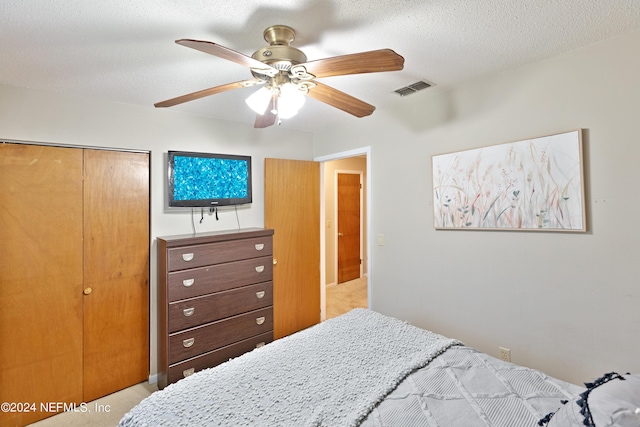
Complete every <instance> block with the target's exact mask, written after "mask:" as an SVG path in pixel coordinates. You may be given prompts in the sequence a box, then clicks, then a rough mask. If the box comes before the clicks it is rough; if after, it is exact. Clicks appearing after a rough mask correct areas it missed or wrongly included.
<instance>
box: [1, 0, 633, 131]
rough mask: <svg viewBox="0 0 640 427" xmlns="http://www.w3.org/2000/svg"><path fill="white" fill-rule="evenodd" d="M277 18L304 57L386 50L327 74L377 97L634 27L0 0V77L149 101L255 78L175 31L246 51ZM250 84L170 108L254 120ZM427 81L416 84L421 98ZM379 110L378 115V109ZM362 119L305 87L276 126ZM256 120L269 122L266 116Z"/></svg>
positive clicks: (617, 1)
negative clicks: (298, 104) (383, 66)
mask: <svg viewBox="0 0 640 427" xmlns="http://www.w3.org/2000/svg"><path fill="white" fill-rule="evenodd" d="M275 24H284V25H289V26H291V27H293V28H294V29H295V30H296V32H297V37H296V40H295V41H294V42H293V45H294V46H295V47H297V48H299V49H301V50H302V51H304V52H305V54H306V55H307V57H308V59H309V60H314V59H321V58H326V57H330V56H337V55H344V54H349V53H355V52H362V51H368V50H374V49H380V48H391V49H393V50H395V51H396V52H397V53H399V54H400V55H402V56H403V57H404V58H405V67H404V70H402V71H394V72H387V73H376V74H360V75H351V76H342V77H329V78H325V79H322V80H321V82H322V83H324V84H327V85H329V86H332V87H334V88H336V89H339V90H341V91H343V92H346V93H348V94H350V95H352V96H355V97H357V98H360V99H362V100H363V101H365V102H368V103H370V104H373V105H374V106H376V107H377V109H383V108H388V107H390V106H391V105H394V104H396V103H399V102H403V99H402V98H400V97H399V96H398V95H397V94H395V93H394V92H393V91H394V90H396V89H399V88H401V87H403V86H406V85H409V84H412V83H415V82H416V81H419V80H423V79H424V80H427V81H430V82H434V83H435V84H436V85H437V86H436V87H434V88H430V89H427V90H426V91H425V92H427V91H430V90H441V89H443V88H447V87H449V86H451V85H454V84H456V83H459V82H461V81H465V80H469V79H474V78H478V77H480V76H483V75H486V74H490V73H496V72H500V71H504V70H507V69H509V68H513V67H517V66H520V65H522V64H526V63H529V62H533V61H537V60H540V59H542V58H547V57H550V56H553V55H557V54H559V53H562V52H565V51H568V50H572V49H575V48H578V47H581V46H585V45H588V44H591V43H594V42H597V41H600V40H603V39H606V38H610V37H613V36H616V35H618V34H622V33H626V32H630V31H633V30H635V29H637V28H640V1H638V0H566V1H565V0H527V1H520V0H370V1H368V0H333V1H331V0H306V1H301V0H280V1H278V2H274V1H266V0H238V1H215V0H208V1H204V0H179V1H178V0H108V1H102V2H98V1H88V0H65V1H54V0H28V1H27V0H2V2H1V3H0V83H1V84H7V85H12V86H18V87H27V88H34V89H41V90H45V91H53V92H61V93H65V94H69V95H75V96H81V97H91V98H94V99H98V100H99V99H104V100H111V101H117V102H122V103H129V104H138V105H143V106H146V107H149V108H153V104H154V103H155V102H158V101H162V100H165V99H168V98H173V97H176V96H179V95H184V94H186V93H191V92H195V91H197V90H201V89H206V88H209V87H213V86H218V85H221V84H225V83H229V82H235V81H238V80H243V79H246V78H250V77H251V75H250V72H249V70H248V69H246V68H244V67H242V66H240V65H238V64H235V63H232V62H229V61H225V60H224V59H221V58H218V57H214V56H211V55H208V54H205V53H202V52H199V51H196V50H193V49H189V48H186V47H183V46H179V45H177V44H175V43H174V41H175V40H177V39H181V38H190V39H199V40H206V41H212V42H215V43H218V44H221V45H223V46H225V47H228V48H230V49H233V50H236V51H238V52H241V53H244V54H246V55H251V54H252V53H253V52H254V51H255V50H257V49H259V48H261V47H264V46H266V44H267V43H266V42H265V41H264V39H263V38H262V33H263V31H264V29H265V28H267V27H269V26H271V25H275ZM254 90H255V88H244V89H238V90H234V91H230V92H225V93H222V94H217V95H213V96H210V97H207V98H203V99H200V100H197V101H192V102H189V103H186V104H182V105H179V106H175V107H170V109H171V110H175V111H181V112H186V113H191V114H197V115H201V116H210V117H217V118H221V119H225V120H232V121H236V122H243V123H246V124H247V126H253V122H254V119H255V116H254V114H253V113H252V112H251V111H250V110H249V108H248V107H247V106H246V105H245V104H244V99H245V98H246V97H247V96H249V95H250V94H251V92H252V91H254ZM425 92H421V93H417V94H414V95H410V96H424V93H425ZM375 114H376V113H375V112H374V113H373V116H372V117H375ZM371 119H372V118H364V119H358V118H355V117H353V116H351V115H349V114H347V113H344V112H342V111H341V110H338V109H335V108H333V107H330V106H328V105H326V104H323V103H320V102H318V101H316V100H314V99H307V102H306V104H305V106H304V107H303V109H302V111H301V112H300V113H299V114H298V115H297V116H296V117H294V118H292V119H289V120H286V121H283V122H282V125H281V126H282V127H283V128H289V129H297V130H302V131H317V130H322V129H323V128H326V127H328V126H331V125H332V124H335V123H339V122H344V121H350V120H371ZM259 131H260V132H269V128H266V129H261V130H259Z"/></svg>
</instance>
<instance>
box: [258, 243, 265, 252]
mask: <svg viewBox="0 0 640 427" xmlns="http://www.w3.org/2000/svg"><path fill="white" fill-rule="evenodd" d="M263 249H264V243H256V251H261V250H263Z"/></svg>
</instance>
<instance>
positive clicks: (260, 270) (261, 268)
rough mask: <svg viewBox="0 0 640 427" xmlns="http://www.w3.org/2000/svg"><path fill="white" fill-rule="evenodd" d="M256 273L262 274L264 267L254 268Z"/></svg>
mask: <svg viewBox="0 0 640 427" xmlns="http://www.w3.org/2000/svg"><path fill="white" fill-rule="evenodd" d="M256 271H257V272H258V273H262V272H263V271H264V265H259V266H257V267H256Z"/></svg>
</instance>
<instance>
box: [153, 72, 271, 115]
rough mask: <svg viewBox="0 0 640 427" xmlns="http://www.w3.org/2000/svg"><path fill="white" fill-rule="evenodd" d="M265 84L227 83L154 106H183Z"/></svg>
mask: <svg viewBox="0 0 640 427" xmlns="http://www.w3.org/2000/svg"><path fill="white" fill-rule="evenodd" d="M260 84H264V82H263V81H261V80H257V79H255V80H241V81H239V82H234V83H227V84H225V85H222V86H216V87H212V88H209V89H204V90H199V91H198V92H193V93H189V94H187V95H182V96H178V97H177V98H171V99H167V100H166V101H161V102H157V103H155V104H153V105H154V106H155V107H156V108H162V107H172V106H174V105H178V104H182V103H183V102H188V101H194V100H196V99H200V98H204V97H205V96H209V95H215V94H216V93H221V92H226V91H228V90H233V89H240V88H243V87H249V86H256V85H260Z"/></svg>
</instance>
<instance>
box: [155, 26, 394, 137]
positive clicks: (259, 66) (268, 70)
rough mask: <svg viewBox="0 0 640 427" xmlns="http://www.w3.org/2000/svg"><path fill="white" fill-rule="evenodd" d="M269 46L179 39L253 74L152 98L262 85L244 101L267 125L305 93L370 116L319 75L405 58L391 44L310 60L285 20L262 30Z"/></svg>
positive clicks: (366, 69) (380, 67) (290, 111)
mask: <svg viewBox="0 0 640 427" xmlns="http://www.w3.org/2000/svg"><path fill="white" fill-rule="evenodd" d="M263 35H264V39H265V41H267V42H268V43H269V46H267V47H264V48H262V49H259V50H257V51H256V52H255V53H254V54H253V55H251V56H247V55H244V54H242V53H239V52H236V51H234V50H231V49H229V48H226V47H224V46H221V45H219V44H216V43H212V42H207V41H200V40H191V39H181V40H176V43H177V44H179V45H182V46H186V47H190V48H192V49H196V50H199V51H201V52H205V53H208V54H211V55H214V56H217V57H220V58H222V59H226V60H228V61H232V62H235V63H237V64H240V65H243V66H245V67H248V68H249V69H250V70H251V74H252V75H253V78H252V79H248V80H240V81H237V82H233V83H227V84H224V85H221V86H215V87H212V88H209V89H204V90H201V91H198V92H193V93H190V94H187V95H182V96H179V97H177V98H172V99H168V100H166V101H162V102H158V103H156V104H154V105H155V106H156V107H171V106H174V105H177V104H182V103H183V102H188V101H193V100H196V99H200V98H203V97H205V96H210V95H215V94H217V93H221V92H226V91H229V90H233V89H240V88H245V87H251V86H258V85H263V86H262V88H260V89H259V90H258V91H256V92H254V93H253V94H252V95H251V96H249V98H247V100H246V102H247V104H248V105H249V106H250V107H251V109H252V110H254V111H255V112H256V114H257V115H256V121H255V124H254V127H256V128H265V127H268V126H271V125H274V124H276V123H279V120H280V119H286V118H289V117H292V116H294V115H295V114H296V113H297V112H298V110H299V109H300V108H301V107H302V105H303V104H304V100H305V95H306V96H309V97H311V98H313V99H316V100H318V101H321V102H324V103H326V104H329V105H331V106H333V107H335V108H339V109H340V110H343V111H345V112H347V113H349V114H352V115H354V116H356V117H364V116H368V115H370V114H371V113H373V111H374V110H375V107H374V106H373V105H370V104H367V103H366V102H364V101H361V100H359V99H357V98H354V97H353V96H351V95H347V94H346V93H344V92H341V91H339V90H337V89H334V88H332V87H330V86H327V85H325V84H323V83H320V82H318V81H316V80H315V79H318V78H324V77H332V76H343V75H349V74H362V73H377V72H383V71H397V70H402V68H403V66H404V58H403V57H402V56H400V55H398V54H397V53H395V52H394V51H393V50H391V49H379V50H372V51H368V52H361V53H354V54H350V55H342V56H335V57H331V58H325V59H319V60H315V61H309V62H307V57H306V55H305V54H304V53H303V52H302V51H301V50H299V49H296V48H295V47H293V46H291V42H293V40H294V39H295V35H296V33H295V30H294V29H293V28H291V27H288V26H286V25H274V26H271V27H269V28H267V29H266V30H265V31H264V34H263Z"/></svg>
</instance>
